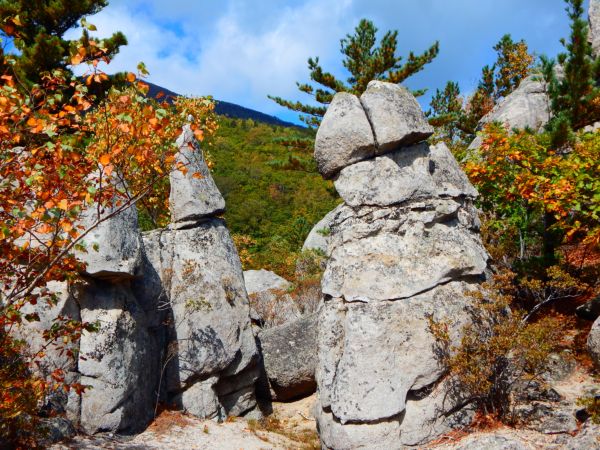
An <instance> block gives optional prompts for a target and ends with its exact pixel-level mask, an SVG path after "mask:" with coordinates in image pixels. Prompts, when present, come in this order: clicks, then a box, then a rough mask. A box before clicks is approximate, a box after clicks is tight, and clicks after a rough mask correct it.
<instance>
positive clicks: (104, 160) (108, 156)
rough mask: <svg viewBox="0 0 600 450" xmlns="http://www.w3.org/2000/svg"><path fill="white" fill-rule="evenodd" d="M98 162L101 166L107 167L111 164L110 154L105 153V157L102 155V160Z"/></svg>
mask: <svg viewBox="0 0 600 450" xmlns="http://www.w3.org/2000/svg"><path fill="white" fill-rule="evenodd" d="M98 162H99V163H100V164H102V165H103V166H106V165H107V164H108V163H110V154H108V153H105V154H104V155H102V156H101V157H100V159H99V160H98Z"/></svg>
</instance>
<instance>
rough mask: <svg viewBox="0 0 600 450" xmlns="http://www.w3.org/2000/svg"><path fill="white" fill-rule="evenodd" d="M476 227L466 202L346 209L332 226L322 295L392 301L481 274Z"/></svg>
mask: <svg viewBox="0 0 600 450" xmlns="http://www.w3.org/2000/svg"><path fill="white" fill-rule="evenodd" d="M478 226H479V220H478V218H477V213H476V210H475V208H474V207H473V206H472V204H471V202H470V201H469V200H465V201H461V200H452V199H447V200H446V199H439V200H431V201H419V202H415V203H411V204H409V205H405V206H395V207H385V208H383V207H382V208H378V207H371V206H365V207H361V208H359V209H352V208H350V207H348V206H346V207H345V208H342V209H341V210H340V212H339V214H338V218H337V222H336V224H335V226H334V227H333V229H334V233H333V235H332V236H331V243H330V249H331V251H330V253H331V256H330V259H329V262H328V265H327V269H326V270H325V273H324V274H323V280H322V283H321V287H322V289H323V294H325V295H326V296H330V297H333V298H344V299H345V300H346V301H356V300H360V301H371V300H394V299H402V298H408V297H411V296H413V295H416V294H418V293H420V292H424V291H427V290H429V289H432V288H434V287H436V286H438V285H440V284H443V283H446V282H448V281H451V280H453V279H456V278H461V277H468V276H480V275H482V274H483V273H484V271H485V269H486V267H487V260H488V255H487V253H486V251H485V249H484V248H483V245H482V244H481V240H480V238H479V236H478V234H477V230H478ZM399 280H402V282H399Z"/></svg>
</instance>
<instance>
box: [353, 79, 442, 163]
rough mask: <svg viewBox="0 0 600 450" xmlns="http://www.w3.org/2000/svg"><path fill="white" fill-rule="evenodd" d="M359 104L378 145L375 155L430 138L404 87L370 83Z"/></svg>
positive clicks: (429, 130) (421, 116)
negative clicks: (365, 114) (363, 110)
mask: <svg viewBox="0 0 600 450" xmlns="http://www.w3.org/2000/svg"><path fill="white" fill-rule="evenodd" d="M360 102H361V103H362V105H363V108H364V109H365V112H366V113H367V117H368V119H369V122H370V123H371V126H372V127H373V132H374V134H375V142H376V143H377V154H383V153H386V152H389V151H391V150H395V149H397V148H398V147H401V146H406V145H410V144H414V143H417V142H421V141H424V140H425V139H427V138H428V137H429V136H431V135H432V134H433V127H432V126H431V125H429V123H428V122H427V120H426V119H425V115H424V114H423V111H421V107H420V106H419V103H418V102H417V100H416V99H415V97H414V96H413V95H412V94H411V93H410V92H409V91H408V89H406V88H405V87H403V86H399V85H397V84H393V83H386V82H383V81H376V80H373V81H371V82H369V84H368V85H367V90H366V91H365V92H364V93H363V94H362V95H361V97H360Z"/></svg>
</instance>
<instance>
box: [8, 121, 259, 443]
mask: <svg viewBox="0 0 600 450" xmlns="http://www.w3.org/2000/svg"><path fill="white" fill-rule="evenodd" d="M177 143H178V145H179V149H180V151H179V153H178V154H177V157H176V161H177V163H176V164H177V167H176V168H175V169H174V171H173V173H172V174H171V197H170V206H171V213H172V217H173V223H172V224H171V225H170V226H169V227H167V228H166V229H161V230H155V231H152V232H149V233H146V234H145V235H144V236H143V238H142V235H141V234H140V232H139V229H138V223H137V210H136V208H135V206H130V207H128V208H126V209H124V210H123V211H121V212H119V213H118V214H116V215H114V216H113V213H114V212H115V210H113V209H110V208H101V207H98V206H97V205H96V206H92V207H91V208H90V209H89V210H88V211H86V212H85V214H84V216H83V218H82V223H83V225H84V226H89V225H91V224H93V223H95V222H96V221H97V220H98V219H102V218H107V220H106V221H104V222H102V223H101V224H100V226H98V227H97V228H95V229H94V230H93V231H92V232H91V233H89V234H88V235H87V236H86V237H85V240H84V243H85V247H86V251H81V252H79V253H78V257H79V258H80V259H81V260H83V261H84V262H85V263H86V269H85V272H84V273H83V274H82V280H81V281H79V282H77V283H75V284H73V285H67V284H66V283H52V284H51V285H50V286H49V287H50V288H51V290H52V291H53V292H54V293H55V294H56V295H57V300H58V301H57V304H56V305H55V306H53V307H50V306H48V305H47V304H45V303H42V302H39V303H38V305H36V306H31V305H28V307H27V308H30V309H32V311H29V310H28V312H33V311H35V312H38V314H39V315H40V319H41V320H40V322H33V323H31V324H27V325H24V327H23V328H21V329H20V330H19V331H18V333H19V334H20V335H21V336H22V337H23V338H25V339H26V340H27V341H28V342H29V343H30V346H31V348H32V350H34V351H35V350H38V349H39V348H41V346H42V345H43V343H44V342H43V338H42V333H43V330H45V329H47V328H48V327H49V326H50V325H51V324H52V323H53V321H54V320H55V319H56V318H57V317H58V316H59V315H62V316H66V317H71V318H73V319H75V320H82V321H86V322H91V323H98V324H99V330H98V331H97V332H93V333H88V332H84V333H83V335H82V337H81V339H80V341H79V344H78V348H76V349H75V350H76V351H77V352H78V353H77V354H78V358H77V360H76V361H74V362H73V361H69V359H68V358H66V357H65V356H64V355H63V354H62V353H61V352H60V351H59V349H58V348H55V347H50V348H49V349H47V351H46V353H47V354H48V356H47V358H45V359H44V362H45V366H44V367H42V371H43V372H44V374H45V375H47V374H49V373H50V372H51V371H52V370H54V369H55V368H62V369H63V370H64V371H65V373H66V379H67V382H79V383H81V384H83V385H86V386H91V388H90V389H88V390H86V391H85V392H84V393H83V394H82V395H80V396H78V395H76V394H75V393H74V392H73V391H72V392H71V393H70V394H69V395H68V397H67V396H66V395H61V394H60V393H58V394H56V395H55V396H54V397H55V398H51V399H49V400H50V403H52V408H53V409H55V410H58V411H59V412H62V411H65V410H66V412H67V415H68V417H69V418H70V419H71V420H72V421H73V422H74V423H76V424H77V425H79V427H80V428H81V429H82V430H84V431H85V432H86V433H89V434H93V433H97V432H102V431H109V432H124V433H133V432H137V431H140V430H141V429H143V428H144V427H145V426H146V425H147V424H148V423H149V421H150V420H151V419H152V418H153V416H154V410H155V406H156V402H157V401H159V400H160V401H166V402H168V403H170V404H173V403H175V404H177V405H179V406H180V407H181V408H183V409H185V410H187V411H188V412H190V413H192V414H195V415H197V416H199V417H203V418H205V417H210V418H223V417H225V416H227V415H241V414H244V413H246V412H248V411H250V410H252V409H253V408H254V407H255V406H256V401H255V394H254V382H255V381H256V379H257V378H258V373H259V369H258V352H257V348H256V344H255V341H254V336H253V334H252V330H251V326H250V318H249V306H248V297H247V294H246V290H245V287H244V278H243V275H242V268H241V264H240V260H239V257H238V254H237V251H236V249H235V247H234V245H233V241H232V239H231V237H230V235H229V232H228V231H227V228H226V227H225V223H224V222H223V220H222V219H220V218H218V217H216V214H219V213H220V212H222V211H223V209H224V206H225V204H224V201H223V198H222V196H221V194H220V193H219V192H218V190H217V188H216V186H215V184H214V182H213V180H212V178H211V176H210V173H209V171H208V168H207V167H206V164H205V162H204V159H203V157H202V154H201V151H200V149H199V146H198V144H197V142H196V141H195V139H194V137H193V133H192V132H191V130H190V127H189V125H187V126H186V127H184V131H183V133H182V135H181V137H180V138H179V139H178V141H177ZM182 168H183V170H181V169H182ZM115 182H116V183H122V181H118V180H117V181H115Z"/></svg>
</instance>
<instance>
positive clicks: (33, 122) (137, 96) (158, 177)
mask: <svg viewBox="0 0 600 450" xmlns="http://www.w3.org/2000/svg"><path fill="white" fill-rule="evenodd" d="M88 44H89V45H87V46H81V47H79V48H75V49H73V56H72V58H71V62H72V63H73V64H75V63H87V64H89V72H88V75H87V76H86V77H84V78H83V79H79V78H75V77H73V76H72V75H71V74H70V72H68V71H64V70H59V69H57V70H54V71H53V72H51V73H48V72H47V73H45V74H43V75H42V76H41V82H40V83H37V84H33V85H32V87H31V88H29V87H27V86H28V85H27V84H25V83H22V82H21V80H20V79H19V77H18V75H17V74H16V73H15V72H14V71H12V70H11V64H10V62H8V61H7V60H6V59H5V60H4V61H3V63H4V64H1V66H2V67H6V68H7V70H6V71H5V72H4V73H3V74H2V75H1V77H0V388H1V389H0V392H1V393H0V441H1V440H8V441H10V442H17V443H20V444H21V445H32V442H33V441H31V440H28V439H29V437H28V430H29V431H35V429H36V427H35V425H34V422H35V420H34V417H35V414H36V411H37V409H38V408H39V407H40V405H41V404H42V402H43V400H44V398H45V397H46V395H48V394H49V392H51V391H53V390H69V389H76V390H78V391H81V390H83V389H85V387H84V386H81V385H78V384H72V383H71V384H68V383H66V381H65V379H64V374H63V373H62V371H61V369H57V370H55V371H54V372H52V373H50V374H46V373H43V371H42V370H41V367H42V361H43V358H44V356H45V355H44V349H45V348H46V347H47V346H49V345H53V346H57V345H58V350H59V351H61V352H63V353H65V354H67V355H68V356H71V357H74V356H75V353H74V351H73V349H72V348H73V345H72V344H74V343H75V342H76V341H77V340H78V339H79V337H80V335H81V333H82V332H83V331H84V330H86V331H93V330H94V329H95V324H89V323H79V322H76V321H74V320H72V319H71V318H68V317H64V318H62V317H59V318H58V319H57V321H56V322H55V323H53V324H52V326H51V328H50V329H49V330H47V331H46V332H45V333H44V338H45V340H46V341H47V343H46V345H45V346H44V347H43V348H42V349H41V350H40V351H38V352H37V353H36V354H28V352H27V348H26V347H25V346H23V343H22V342H20V341H19V340H17V339H15V337H14V333H13V332H14V331H15V330H17V329H18V328H19V326H20V325H21V324H22V323H24V322H28V321H29V322H32V321H38V320H39V317H38V316H37V314H36V313H35V312H33V313H32V312H30V311H32V308H29V306H31V305H36V304H38V303H41V302H47V303H48V304H50V305H52V304H55V302H56V298H55V294H54V293H53V292H52V291H51V290H50V289H49V288H48V284H49V283H50V282H54V281H59V282H63V281H67V282H70V281H73V280H75V279H77V277H78V276H79V273H81V271H83V270H84V267H83V265H82V263H81V262H79V261H78V260H77V258H76V257H75V251H76V250H78V251H85V237H86V234H87V233H88V232H89V231H90V230H91V229H93V228H94V227H96V226H97V225H98V224H99V223H100V222H102V221H104V220H107V219H108V218H110V217H111V215H115V214H118V213H119V212H120V211H122V210H124V209H125V208H128V207H129V206H131V205H132V204H137V205H138V206H140V207H141V208H145V209H146V210H148V211H151V212H152V214H153V217H155V220H156V222H158V223H164V220H165V219H164V218H165V216H166V215H167V211H168V208H167V205H166V203H165V201H166V200H165V199H167V198H168V193H167V189H168V175H169V173H170V171H171V170H173V160H174V155H175V152H176V151H177V148H176V146H175V145H174V141H175V139H176V137H177V136H178V134H179V133H180V131H181V126H182V125H183V124H184V123H185V122H186V121H187V120H188V116H192V117H193V118H194V120H193V121H194V124H193V129H194V130H195V134H196V136H197V137H198V138H199V139H200V140H202V139H204V137H205V136H209V137H210V136H211V135H212V134H214V132H215V131H216V122H215V120H214V114H213V103H212V102H211V101H210V100H209V99H181V100H178V101H177V102H176V103H175V104H174V105H169V104H167V103H160V102H157V101H155V100H152V99H149V98H148V97H146V95H145V93H146V91H147V86H146V85H145V84H144V83H143V81H141V80H140V79H139V77H138V76H136V75H134V74H133V73H130V74H128V75H127V82H126V84H125V85H124V86H123V87H122V88H116V87H112V88H110V90H109V91H107V92H105V93H104V94H103V96H102V99H98V98H97V97H95V96H94V95H93V94H92V92H93V91H94V87H95V86H96V84H97V83H102V82H104V81H106V79H107V78H108V76H107V75H106V74H104V73H102V72H101V71H100V70H98V64H97V63H98V61H99V59H98V58H101V59H103V60H105V61H106V60H107V59H108V58H107V56H106V53H105V52H103V51H99V50H98V48H97V45H95V44H94V43H93V42H88ZM140 72H141V73H140V75H143V72H144V69H143V66H142V67H140ZM179 169H180V170H185V168H179ZM115 179H117V180H118V181H119V182H115ZM90 207H94V208H98V209H102V210H107V211H113V212H112V213H111V215H103V216H99V217H100V218H99V219H98V220H96V221H95V222H94V223H91V224H90V223H87V222H86V225H85V226H84V225H82V220H81V219H82V214H83V213H84V212H85V210H86V209H88V208H90ZM25 311H29V312H28V313H26V312H25ZM43 375H47V376H43ZM16 430H19V432H18V433H17V432H16Z"/></svg>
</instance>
